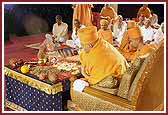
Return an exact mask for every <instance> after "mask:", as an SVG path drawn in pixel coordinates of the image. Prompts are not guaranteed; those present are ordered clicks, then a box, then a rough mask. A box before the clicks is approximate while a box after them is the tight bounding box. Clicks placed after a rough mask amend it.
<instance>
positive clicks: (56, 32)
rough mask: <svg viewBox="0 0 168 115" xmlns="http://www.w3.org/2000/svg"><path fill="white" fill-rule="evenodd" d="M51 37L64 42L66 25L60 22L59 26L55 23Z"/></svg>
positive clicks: (66, 30) (66, 31)
mask: <svg viewBox="0 0 168 115" xmlns="http://www.w3.org/2000/svg"><path fill="white" fill-rule="evenodd" d="M52 33H53V36H57V38H56V39H57V41H59V42H65V41H66V36H67V34H68V25H67V24H66V23H64V22H61V24H60V25H58V24H57V23H55V24H54V25H53V30H52Z"/></svg>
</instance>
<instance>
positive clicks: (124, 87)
mask: <svg viewBox="0 0 168 115" xmlns="http://www.w3.org/2000/svg"><path fill="white" fill-rule="evenodd" d="M143 62H144V58H140V57H138V58H136V59H135V61H134V62H133V63H131V64H130V67H129V68H128V69H127V71H126V72H125V73H124V74H123V76H122V79H121V82H120V86H119V89H118V93H117V95H118V96H120V97H122V98H127V96H128V92H129V89H130V86H131V84H132V81H133V80H134V78H135V76H136V74H137V72H138V71H139V69H140V67H141V65H142V63H143Z"/></svg>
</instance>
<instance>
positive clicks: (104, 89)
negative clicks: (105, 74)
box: [91, 85, 118, 95]
mask: <svg viewBox="0 0 168 115" xmlns="http://www.w3.org/2000/svg"><path fill="white" fill-rule="evenodd" d="M91 87H92V88H95V89H98V90H101V91H104V92H107V93H110V94H113V95H117V92H118V88H113V89H112V88H103V87H99V86H97V85H93V86H91Z"/></svg>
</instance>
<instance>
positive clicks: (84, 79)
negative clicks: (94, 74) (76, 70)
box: [80, 78, 88, 81]
mask: <svg viewBox="0 0 168 115" xmlns="http://www.w3.org/2000/svg"><path fill="white" fill-rule="evenodd" d="M80 79H81V80H83V81H88V79H87V78H80Z"/></svg>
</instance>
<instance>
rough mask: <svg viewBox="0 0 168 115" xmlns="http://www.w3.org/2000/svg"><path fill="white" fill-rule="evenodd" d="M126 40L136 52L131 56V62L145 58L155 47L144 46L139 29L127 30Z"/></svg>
mask: <svg viewBox="0 0 168 115" xmlns="http://www.w3.org/2000/svg"><path fill="white" fill-rule="evenodd" d="M128 38H129V42H130V44H131V46H132V47H134V48H136V49H137V50H136V52H135V53H134V55H132V60H131V61H133V60H135V59H136V58H137V57H147V56H148V55H149V54H150V53H151V52H152V51H153V50H155V47H153V45H151V44H144V42H143V35H142V33H141V30H140V28H139V27H134V28H131V29H129V30H128Z"/></svg>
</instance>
